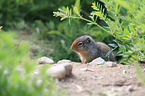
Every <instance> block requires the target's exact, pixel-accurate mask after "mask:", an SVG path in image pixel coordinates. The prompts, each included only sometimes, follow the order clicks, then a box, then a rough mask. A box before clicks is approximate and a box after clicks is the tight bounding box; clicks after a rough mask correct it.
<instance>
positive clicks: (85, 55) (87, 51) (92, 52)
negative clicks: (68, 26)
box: [70, 35, 115, 63]
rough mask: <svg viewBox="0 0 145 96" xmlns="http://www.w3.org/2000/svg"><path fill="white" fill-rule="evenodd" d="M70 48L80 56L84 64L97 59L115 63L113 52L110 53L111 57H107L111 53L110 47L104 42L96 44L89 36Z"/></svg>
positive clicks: (83, 37)
mask: <svg viewBox="0 0 145 96" xmlns="http://www.w3.org/2000/svg"><path fill="white" fill-rule="evenodd" d="M70 48H71V49H72V50H73V51H75V52H77V53H78V54H79V56H80V59H81V61H82V63H89V62H91V61H92V60H94V59H96V58H97V57H101V58H103V59H105V60H111V61H115V57H114V54H113V52H111V53H110V55H109V57H107V56H106V55H107V53H108V52H110V51H111V49H110V47H109V46H107V45H106V44H104V43H102V42H95V41H94V40H93V39H92V37H90V36H88V35H84V36H81V37H79V38H77V39H76V40H75V41H74V42H73V43H72V45H71V47H70Z"/></svg>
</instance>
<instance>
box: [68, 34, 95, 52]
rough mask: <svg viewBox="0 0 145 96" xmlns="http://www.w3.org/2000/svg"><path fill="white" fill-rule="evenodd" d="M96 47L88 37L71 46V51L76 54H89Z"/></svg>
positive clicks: (79, 39)
mask: <svg viewBox="0 0 145 96" xmlns="http://www.w3.org/2000/svg"><path fill="white" fill-rule="evenodd" d="M94 46H95V41H94V40H93V39H92V37H90V36H88V35H84V36H81V37H79V38H77V39H76V40H75V41H74V42H73V43H72V45H71V47H70V48H71V49H72V50H73V51H76V52H79V53H81V52H87V51H89V50H90V49H92V48H93V47H94Z"/></svg>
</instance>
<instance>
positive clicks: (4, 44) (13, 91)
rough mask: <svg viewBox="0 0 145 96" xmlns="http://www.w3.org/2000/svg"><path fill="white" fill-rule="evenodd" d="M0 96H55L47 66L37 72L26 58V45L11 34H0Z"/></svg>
mask: <svg viewBox="0 0 145 96" xmlns="http://www.w3.org/2000/svg"><path fill="white" fill-rule="evenodd" d="M0 34H1V35H0V41H1V42H0V78H1V79H0V86H1V87H0V95H1V96H20V95H21V96H28V95H29V96H40V95H43V96H48V95H49V96H56V95H57V90H56V89H55V87H54V85H53V84H54V83H53V80H52V79H51V78H50V77H49V76H47V74H46V70H47V68H48V67H49V66H48V65H46V66H44V67H42V70H40V72H38V71H37V70H35V67H36V62H35V60H34V61H32V60H30V58H29V56H28V51H29V50H28V43H27V42H19V41H18V40H17V39H15V34H14V33H12V32H0Z"/></svg>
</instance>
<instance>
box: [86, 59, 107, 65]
mask: <svg viewBox="0 0 145 96" xmlns="http://www.w3.org/2000/svg"><path fill="white" fill-rule="evenodd" d="M105 62H106V61H105V60H104V59H102V58H101V57H99V58H96V59H94V60H93V61H92V62H90V63H89V64H90V65H102V64H104V63H105Z"/></svg>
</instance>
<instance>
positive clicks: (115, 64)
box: [104, 61, 117, 67]
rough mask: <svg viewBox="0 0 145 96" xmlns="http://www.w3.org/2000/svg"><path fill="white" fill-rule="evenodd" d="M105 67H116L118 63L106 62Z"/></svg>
mask: <svg viewBox="0 0 145 96" xmlns="http://www.w3.org/2000/svg"><path fill="white" fill-rule="evenodd" d="M104 65H106V66H109V67H116V66H117V63H116V62H112V61H107V62H105V64H104Z"/></svg>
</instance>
